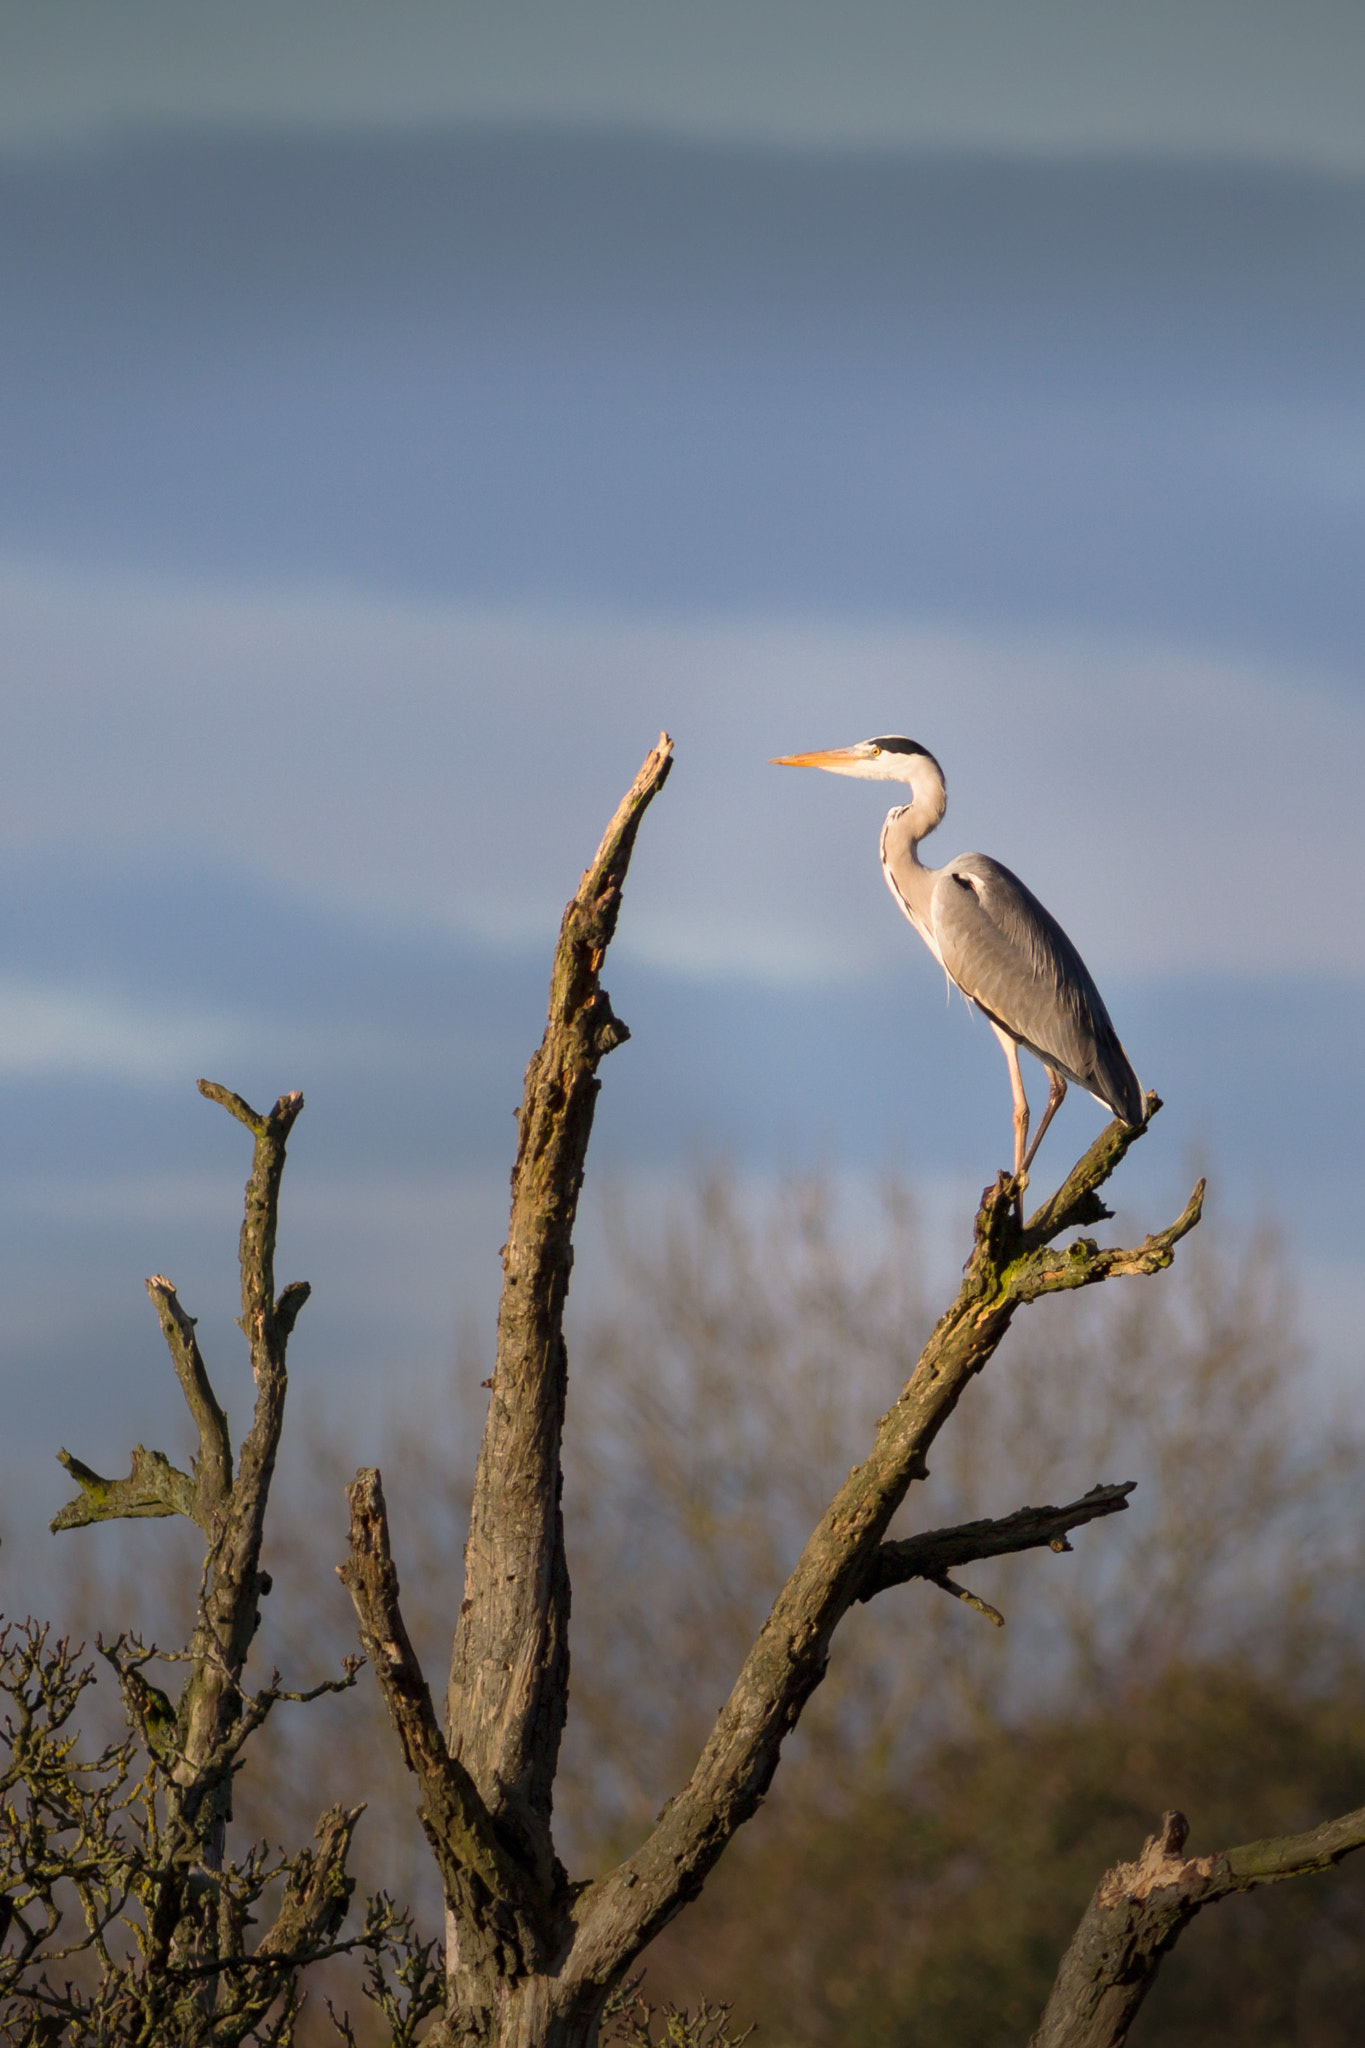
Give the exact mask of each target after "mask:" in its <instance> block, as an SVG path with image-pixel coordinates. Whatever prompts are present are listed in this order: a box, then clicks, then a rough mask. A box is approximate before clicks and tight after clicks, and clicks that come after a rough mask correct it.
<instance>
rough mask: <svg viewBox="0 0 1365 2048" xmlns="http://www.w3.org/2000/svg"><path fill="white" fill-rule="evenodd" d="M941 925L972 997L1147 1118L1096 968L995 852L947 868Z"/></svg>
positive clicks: (1118, 1110) (1093, 1086)
mask: <svg viewBox="0 0 1365 2048" xmlns="http://www.w3.org/2000/svg"><path fill="white" fill-rule="evenodd" d="M933 919H934V936H935V937H936V939H937V940H938V945H939V952H940V954H941V955H942V959H943V964H944V966H945V967H946V968H947V970H948V972H949V974H951V976H952V978H953V980H954V981H955V982H956V983H957V985H958V987H959V988H960V989H961V990H962V992H963V994H964V995H967V996H970V997H971V999H972V1001H973V1002H974V1003H976V1004H978V1005H979V1007H980V1008H981V1009H982V1010H984V1011H985V1013H986V1015H987V1016H988V1017H990V1018H992V1019H993V1020H994V1021H995V1022H996V1023H997V1024H1000V1025H1001V1026H1003V1028H1004V1029H1005V1030H1006V1031H1007V1032H1008V1033H1009V1035H1010V1037H1011V1038H1014V1039H1016V1040H1017V1041H1018V1043H1019V1044H1020V1045H1023V1046H1026V1047H1027V1048H1028V1050H1029V1051H1030V1052H1032V1053H1035V1054H1036V1055H1037V1057H1038V1058H1039V1059H1040V1060H1043V1061H1045V1062H1046V1063H1047V1064H1048V1065H1049V1066H1053V1067H1056V1068H1058V1069H1059V1070H1060V1072H1061V1073H1063V1074H1065V1076H1066V1077H1067V1079H1068V1080H1070V1081H1075V1082H1076V1083H1077V1084H1078V1086H1080V1087H1082V1088H1085V1089H1087V1090H1088V1091H1089V1093H1090V1094H1091V1095H1093V1096H1095V1097H1096V1098H1097V1100H1099V1101H1100V1102H1102V1103H1104V1104H1105V1106H1106V1107H1107V1108H1109V1109H1111V1110H1112V1111H1113V1112H1114V1114H1115V1116H1119V1117H1122V1118H1123V1120H1124V1122H1125V1123H1130V1124H1136V1123H1140V1122H1141V1121H1142V1090H1141V1087H1140V1086H1139V1083H1138V1078H1137V1075H1136V1074H1135V1073H1134V1072H1133V1069H1132V1066H1131V1065H1130V1063H1129V1060H1128V1055H1127V1054H1126V1053H1125V1052H1124V1050H1123V1047H1122V1046H1121V1045H1120V1043H1119V1039H1118V1033H1117V1032H1116V1031H1115V1029H1114V1026H1113V1024H1112V1023H1111V1021H1110V1017H1109V1012H1108V1010H1106V1008H1105V1007H1104V1000H1103V998H1102V997H1101V995H1100V992H1099V990H1098V989H1097V988H1096V986H1095V984H1094V981H1093V980H1092V979H1091V975H1090V970H1089V969H1088V968H1087V966H1086V964H1085V962H1084V961H1083V960H1082V958H1081V956H1080V954H1079V953H1078V952H1077V951H1076V948H1075V947H1074V946H1073V945H1072V943H1071V941H1070V939H1069V938H1068V937H1067V935H1066V933H1065V932H1064V931H1063V930H1062V928H1061V926H1060V925H1059V924H1058V922H1057V920H1056V918H1055V917H1053V916H1052V914H1051V913H1050V912H1049V911H1047V910H1045V909H1044V908H1043V906H1042V904H1041V903H1040V902H1039V901H1038V899H1037V897H1036V896H1034V895H1033V894H1032V893H1031V892H1030V891H1029V890H1028V889H1026V888H1025V887H1024V884H1023V883H1022V882H1021V881H1020V880H1019V877H1018V876H1017V875H1013V874H1011V873H1010V871H1009V869H1008V868H1007V867H1002V866H1001V864H1000V862H999V861H996V860H991V859H990V858H989V857H988V856H987V855H986V854H983V853H967V854H963V855H962V856H961V857H960V858H959V859H957V860H955V861H952V862H951V863H950V864H949V865H948V866H947V867H946V868H942V869H940V871H939V877H938V880H937V882H936V883H935V885H934V894H933Z"/></svg>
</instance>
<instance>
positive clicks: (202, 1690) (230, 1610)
mask: <svg viewBox="0 0 1365 2048" xmlns="http://www.w3.org/2000/svg"><path fill="white" fill-rule="evenodd" d="M199 1092H200V1094H201V1095H204V1096H206V1097H207V1098H208V1100H209V1101H210V1102H217V1103H220V1104H221V1105H222V1106H223V1107H224V1108H225V1109H226V1110H228V1112H229V1113H230V1114H231V1115H232V1116H235V1117H236V1118H237V1120H238V1122H239V1123H243V1124H245V1125H246V1127H247V1129H248V1130H249V1131H250V1132H251V1133H252V1136H253V1138H254V1140H255V1145H254V1151H253V1155H252V1163H251V1174H250V1177H249V1178H248V1180H247V1184H246V1197H245V1203H244V1213H243V1219H242V1234H241V1241H240V1245H239V1248H238V1257H239V1260H240V1264H241V1269H242V1314H241V1327H242V1329H243V1331H244V1332H245V1334H246V1338H247V1343H248V1346H249V1348H250V1355H251V1371H252V1377H253V1378H254V1380H255V1382H256V1406H255V1412H254V1414H253V1416H252V1422H251V1427H250V1429H249V1430H248V1432H247V1435H246V1439H245V1441H244V1442H243V1444H242V1450H241V1456H240V1458H239V1460H238V1465H237V1476H236V1479H235V1480H234V1481H233V1484H232V1486H231V1488H230V1489H229V1491H228V1494H227V1496H226V1498H225V1500H224V1501H223V1503H222V1510H221V1515H220V1517H219V1520H218V1527H219V1530H220V1534H219V1535H218V1540H217V1543H216V1546H215V1549H214V1552H213V1553H212V1572H211V1583H210V1586H209V1589H208V1593H207V1597H206V1599H205V1602H204V1613H203V1618H202V1620H201V1623H200V1626H199V1628H198V1629H197V1630H196V1632H195V1640H194V1643H193V1645H192V1646H191V1647H192V1651H193V1655H194V1660H195V1661H194V1666H193V1671H192V1675H191V1677H190V1680H189V1683H188V1685H187V1686H186V1690H185V1696H184V1699H183V1701H182V1708H181V1712H182V1721H183V1727H184V1748H185V1757H186V1762H187V1766H188V1767H189V1769H190V1771H193V1770H194V1769H195V1768H196V1767H198V1766H199V1765H201V1764H203V1763H204V1762H205V1761H206V1760H207V1758H208V1757H209V1756H210V1754H211V1753H212V1751H213V1750H214V1748H215V1746H216V1744H217V1743H218V1741H219V1739H220V1738H221V1736H222V1734H223V1731H224V1726H225V1717H226V1719H228V1720H230V1719H231V1718H233V1717H234V1716H235V1713H236V1700H235V1693H234V1688H235V1684H236V1681H237V1679H238V1678H239V1677H240V1675H241V1671H242V1667H243V1665H244V1664H245V1662H246V1657H247V1652H248V1650H249V1649H250V1647H251V1640H252V1637H253V1636H254V1635H255V1633H256V1629H257V1626H258V1624H259V1621H260V1614H259V1611H258V1608H257V1601H258V1600H259V1598H260V1595H261V1593H262V1592H263V1591H264V1590H265V1587H264V1585H263V1583H262V1576H263V1575H262V1573H261V1571H260V1555H261V1539H262V1536H263V1535H264V1531H265V1513H266V1505H267V1502H268V1500H269V1495H270V1482H271V1479H272V1477H273V1475H274V1470H275V1458H276V1454H277V1452H278V1450H279V1441H280V1430H281V1428H282V1426H283V1423H284V1402H285V1394H286V1392H287V1389H288V1374H287V1371H286V1368H285V1353H286V1348H287V1345H288V1342H289V1334H290V1331H291V1330H292V1328H293V1325H294V1321H295V1318H296V1317H297V1314H298V1310H299V1308H300V1307H301V1306H302V1303H303V1300H304V1299H305V1298H306V1296H305V1295H304V1293H303V1290H302V1283H297V1284H296V1285H295V1287H293V1288H291V1289H288V1290H286V1297H282V1298H281V1302H280V1303H279V1304H278V1305H277V1303H276V1301H275V1237H276V1231H277V1229H278V1224H279V1200H280V1180H281V1176H282V1175H283V1172H284V1161H285V1152H286V1148H287V1145H288V1140H289V1133H290V1131H291V1130H292V1129H293V1127H294V1124H295V1122H296V1121H297V1119H298V1116H299V1112H300V1111H301V1110H302V1108H303V1097H302V1095H300V1094H298V1093H297V1092H295V1093H293V1094H290V1095H282V1096H281V1097H280V1099H279V1101H278V1102H277V1103H276V1104H275V1107H274V1108H273V1109H272V1110H271V1111H270V1112H269V1114H268V1115H266V1116H261V1115H258V1113H257V1112H256V1111H255V1110H253V1109H252V1108H251V1107H250V1105H249V1104H248V1103H246V1102H244V1101H243V1100H242V1098H241V1096H240V1095H234V1094H233V1093H232V1091H231V1090H230V1089H228V1088H223V1087H221V1086H220V1085H219V1084H218V1083H217V1082H213V1081H201V1082H200V1083H199Z"/></svg>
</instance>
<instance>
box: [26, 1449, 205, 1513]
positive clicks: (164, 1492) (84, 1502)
mask: <svg viewBox="0 0 1365 2048" xmlns="http://www.w3.org/2000/svg"><path fill="white" fill-rule="evenodd" d="M57 1462H58V1463H59V1464H61V1465H65V1467H66V1469H67V1471H68V1472H69V1473H70V1474H71V1477H72V1478H73V1479H74V1480H75V1482H76V1484H77V1485H78V1486H79V1487H80V1492H79V1493H78V1494H77V1496H76V1498H75V1500H71V1501H68V1502H67V1504H66V1506H65V1507H64V1508H60V1509H59V1510H58V1511H57V1513H56V1514H55V1515H54V1516H53V1517H52V1520H51V1522H50V1523H49V1524H48V1526H49V1528H50V1529H51V1530H52V1532H53V1534H54V1535H56V1534H57V1533H58V1532H59V1531H60V1530H62V1529H82V1528H85V1527H86V1526H87V1525H88V1524H89V1523H91V1522H117V1521H125V1520H128V1521H136V1520H137V1519H139V1518H140V1517H141V1516H143V1515H188V1516H189V1517H190V1519H191V1520H193V1519H195V1515H194V1498H195V1486H194V1481H193V1480H192V1479H191V1478H190V1476H189V1474H188V1472H181V1471H180V1470H179V1469H178V1467H177V1466H175V1465H173V1464H172V1463H171V1461H170V1459H169V1458H167V1457H166V1456H165V1455H164V1454H163V1453H162V1452H161V1451H149V1450H145V1449H144V1448H143V1446H142V1445H141V1444H135V1445H134V1446H133V1465H132V1470H131V1471H130V1472H129V1474H128V1477H127V1478H126V1479H104V1478H102V1477H101V1476H100V1474H99V1473H98V1472H94V1471H92V1470H91V1468H90V1466H89V1465H83V1464H82V1463H81V1461H80V1459H79V1458H73V1457H72V1455H71V1453H70V1451H65V1450H63V1451H58V1453H57Z"/></svg>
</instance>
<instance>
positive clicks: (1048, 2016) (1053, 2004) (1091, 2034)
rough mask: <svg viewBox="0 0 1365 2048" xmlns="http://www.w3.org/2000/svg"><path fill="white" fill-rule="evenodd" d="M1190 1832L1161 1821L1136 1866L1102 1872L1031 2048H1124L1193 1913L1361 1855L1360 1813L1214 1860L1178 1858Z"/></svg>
mask: <svg viewBox="0 0 1365 2048" xmlns="http://www.w3.org/2000/svg"><path fill="white" fill-rule="evenodd" d="M1188 1833H1189V1826H1188V1823H1187V1822H1186V1820H1185V1816H1184V1815H1183V1814H1181V1813H1176V1812H1174V1811H1172V1812H1170V1813H1164V1814H1163V1815H1162V1816H1161V1826H1160V1829H1159V1831H1158V1832H1157V1833H1156V1834H1155V1835H1150V1836H1149V1837H1148V1838H1147V1840H1146V1842H1144V1844H1143V1846H1142V1853H1141V1855H1140V1856H1139V1857H1138V1858H1137V1861H1136V1862H1134V1863H1116V1864H1115V1865H1114V1867H1113V1869H1112V1870H1107V1871H1106V1872H1105V1874H1104V1876H1103V1877H1102V1878H1101V1879H1100V1882H1099V1884H1098V1885H1097V1886H1096V1888H1095V1894H1094V1897H1093V1898H1092V1899H1091V1901H1090V1904H1089V1905H1088V1906H1087V1908H1086V1910H1085V1915H1084V1917H1083V1919H1082V1920H1081V1924H1080V1926H1079V1927H1078V1928H1077V1930H1076V1932H1075V1934H1074V1936H1073V1937H1072V1940H1071V1944H1070V1946H1069V1947H1068V1949H1067V1951H1066V1954H1065V1955H1064V1956H1063V1958H1062V1962H1061V1967H1060V1968H1059V1970H1058V1972H1057V1980H1056V1983H1055V1984H1054V1985H1053V1987H1052V1995H1051V1997H1050V1998H1049V1999H1048V2002H1047V2008H1046V2010H1045V2011H1044V2014H1043V2017H1042V2020H1041V2021H1040V2023H1039V2026H1038V2030H1037V2032H1036V2033H1035V2034H1034V2035H1033V2037H1032V2040H1031V2041H1030V2043H1029V2048H1122V2044H1123V2043H1124V2042H1125V2041H1126V2040H1127V2039H1128V2031H1129V2028H1130V2027H1131V2026H1132V2024H1133V2021H1134V2020H1135V2019H1136V2017H1137V2014H1138V2011H1139V2008H1140V2007H1141V2005H1142V2002H1143V2000H1144V1999H1145V1998H1146V1996H1147V1993H1148V1992H1149V1991H1150V1990H1151V1988H1152V1985H1153V1983H1154V1982H1155V1980H1156V1975H1157V1971H1158V1970H1159V1969H1160V1967H1161V1962H1162V1958H1163V1957H1164V1956H1166V1955H1168V1954H1169V1952H1170V1951H1171V1949H1172V1948H1174V1946H1175V1944H1176V1942H1177V1941H1178V1940H1179V1938H1180V1935H1181V1932H1182V1930H1183V1929H1184V1928H1185V1927H1187V1926H1188V1925H1189V1923H1190V1921H1191V1920H1193V1918H1194V1916H1195V1914H1196V1913H1198V1912H1201V1911H1202V1910H1203V1908H1204V1907H1205V1906H1209V1905H1212V1904H1214V1903H1215V1901H1216V1900H1218V1899H1225V1898H1227V1897H1228V1895H1229V1893H1231V1892H1246V1891H1252V1890H1254V1889H1255V1887H1256V1886H1258V1885H1263V1884H1278V1883H1280V1882H1281V1881H1282V1880H1283V1879H1284V1878H1288V1877H1303V1876H1306V1875H1307V1874H1308V1873H1309V1872H1311V1871H1315V1870H1327V1869H1329V1868H1330V1867H1331V1865H1332V1864H1334V1863H1339V1862H1340V1861H1341V1859H1342V1857H1343V1856H1349V1855H1350V1854H1351V1852H1352V1851H1353V1850H1355V1849H1359V1848H1362V1847H1365V1807H1357V1808H1356V1810H1355V1811H1354V1812H1353V1813H1346V1814H1342V1815H1341V1816H1340V1817H1339V1818H1338V1819H1336V1820H1330V1821H1326V1822H1324V1824H1323V1825H1322V1826H1321V1827H1318V1828H1313V1829H1311V1830H1310V1831H1309V1832H1308V1833H1307V1834H1302V1835H1279V1836H1275V1837H1272V1838H1271V1839H1269V1840H1266V1841H1261V1842H1244V1843H1243V1844H1242V1845H1241V1847H1240V1848H1236V1849H1223V1850H1220V1851H1218V1852H1217V1853H1216V1854H1215V1855H1212V1856H1191V1857H1187V1856H1185V1854H1184V1848H1185V1839H1186V1836H1187V1835H1188Z"/></svg>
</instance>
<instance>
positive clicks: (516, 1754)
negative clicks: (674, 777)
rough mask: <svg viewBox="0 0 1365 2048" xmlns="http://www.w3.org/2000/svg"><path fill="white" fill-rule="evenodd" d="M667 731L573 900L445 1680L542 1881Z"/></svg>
mask: <svg viewBox="0 0 1365 2048" xmlns="http://www.w3.org/2000/svg"><path fill="white" fill-rule="evenodd" d="M672 752H673V748H672V742H671V741H670V740H669V738H668V736H667V734H661V735H660V737H659V743H658V745H657V746H656V747H655V748H654V749H653V750H652V751H651V753H650V754H649V755H648V756H647V757H646V760H645V762H644V765H643V767H642V768H641V769H640V772H639V774H638V775H637V776H636V778H635V780H634V782H633V783H632V785H631V787H630V789H629V791H628V792H627V794H626V796H625V797H624V799H623V800H622V802H621V804H620V806H619V807H618V809H617V811H616V814H615V816H614V817H613V818H612V821H611V823H610V824H609V825H608V827H607V830H606V834H605V836H604V837H603V840H602V843H601V845H600V846H599V847H598V849H597V852H596V854H595V855H594V856H593V859H592V861H591V863H590V865H589V866H588V868H587V870H586V872H585V873H584V875H583V879H582V881H581V882H580V883H579V886H578V890H577V893H576V894H575V896H574V897H573V900H572V901H571V902H570V904H569V906H568V908H567V909H566V911H565V913H564V919H563V923H562V925H561V927H560V933H559V943H558V945H557V947H556V949H555V957H554V966H553V968H552V971H551V976H550V1000H549V1018H548V1022H547V1024H546V1027H545V1036H544V1038H543V1040H542V1042H541V1045H540V1048H539V1050H538V1051H537V1052H536V1053H535V1054H534V1056H533V1057H532V1060H531V1063H530V1065H529V1066H528V1068H527V1070H526V1085H525V1091H524V1094H523V1096H522V1104H521V1109H520V1111H519V1113H518V1119H517V1123H518V1145H517V1156H516V1163H515V1165H514V1167H513V1169H512V1213H511V1222H510V1225H509V1229H508V1236H507V1244H506V1246H505V1248H504V1251H503V1276H504V1277H503V1289H502V1301H501V1305H500V1307H499V1311H498V1349H497V1366H496V1370H495V1372H494V1375H493V1383H492V1394H491V1398H490V1401H489V1410H488V1420H487V1425H486V1427H485V1430H484V1436H483V1443H482V1447H481V1449H480V1453H479V1463H478V1470H477V1473H476V1476H475V1482H474V1501H473V1508H472V1512H471V1517H470V1531H469V1541H468V1545H467V1547H466V1550H465V1598H464V1604H463V1606H462V1608H461V1611H460V1619H459V1622H458V1625H457V1627H456V1630H455V1639H454V1644H453V1648H452V1655H451V1667H450V1684H449V1691H448V1694H447V1703H446V1708H447V1720H446V1727H447V1734H448V1738H449V1745H450V1752H451V1754H452V1755H453V1756H457V1757H459V1758H460V1760H461V1761H462V1763H463V1764H464V1765H465V1767H466V1768H467V1770H468V1771H469V1773H470V1776H471V1777H472V1778H473V1780H474V1782H475V1784H476V1785H477V1786H478V1788H479V1791H480V1793H481V1795H482V1797H483V1800H484V1802H485V1804H486V1806H487V1807H488V1810H489V1812H490V1813H491V1814H492V1815H493V1817H494V1819H495V1820H496V1821H497V1823H498V1825H499V1828H500V1830H501V1832H502V1833H503V1834H504V1836H509V1837H510V1838H512V1839H515V1840H516V1842H517V1844H518V1855H519V1858H520V1860H521V1861H522V1862H523V1863H524V1865H525V1867H526V1869H527V1870H528V1871H529V1872H531V1873H532V1874H533V1875H534V1878H535V1881H536V1883H537V1885H538V1886H539V1887H540V1888H541V1889H542V1890H543V1891H544V1892H546V1893H549V1892H551V1891H553V1890H554V1889H555V1888H556V1886H557V1885H558V1884H560V1883H562V1881H563V1873H562V1871H559V1870H558V1867H557V1865H556V1862H555V1857H554V1850H553V1846H552V1843H551V1838H550V1810H551V1799H552V1793H553V1786H554V1776H555V1769H556V1764H557V1760H558V1754H559V1740H560V1736H561V1733H562V1731H563V1725H564V1713H565V1702H566V1698H567V1689H568V1658H569V1645H568V1612H569V1577H568V1571H567V1568H566V1565H565V1560H564V1529H563V1517H562V1513H561V1508H560V1492H561V1474H560V1442H561V1437H562V1433H563V1424H564V1398H565V1380H566V1375H567V1359H566V1353H565V1348H564V1335H563V1313H564V1303H565V1298H566V1296H567V1294H568V1288H569V1274H570V1270H571V1267H572V1264H573V1249H572V1242H571V1239H572V1232H573V1224H574V1218H575V1215H576V1213H577V1207H578V1196H579V1190H580V1189H581V1187H582V1183H583V1167H584V1160H585V1157H586V1153H587V1147H588V1138H589V1136H590V1134H591V1131H592V1119H593V1109H594V1105H595V1102H596V1098H597V1091H598V1088H599V1086H600V1083H599V1082H598V1080H597V1078H596V1076H597V1068H598V1064H599V1062H600V1061H601V1060H602V1058H603V1056H604V1055H605V1054H606V1053H608V1052H610V1051H611V1050H612V1048H613V1047H614V1046H617V1045H619V1044H620V1043H621V1042H622V1040H623V1039H624V1038H625V1037H626V1035H627V1034H626V1030H625V1027H624V1026H623V1025H622V1024H621V1023H620V1021H619V1020H618V1019H617V1018H616V1017H615V1016H614V1015H613V1013H612V1008H611V1003H610V1001H609V1000H608V998H607V995H606V992H605V990H604V989H603V988H602V986H601V984H600V981H599V979H598V976H599V972H600V969H601V966H602V961H603V958H604V956H605V953H606V949H607V946H608V945H609V943H610V941H611V937H612V934H613V932H614V931H615V929H616V918H617V912H618V910H619V908H620V903H621V890H622V887H623V884H624V882H625V878H626V869H627V866H628V864H629V861H630V856H631V852H632V849H633V847H634V844H635V835H636V832H637V831H638V829H639V825H640V820H641V819H642V817H643V816H644V813H645V811H646V809H647V808H648V806H649V804H650V802H651V801H652V799H653V798H654V796H655V795H656V794H657V792H658V791H659V790H660V789H661V788H662V787H663V784H664V782H665V780H666V778H667V776H668V771H669V767H670V764H671V761H672Z"/></svg>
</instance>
